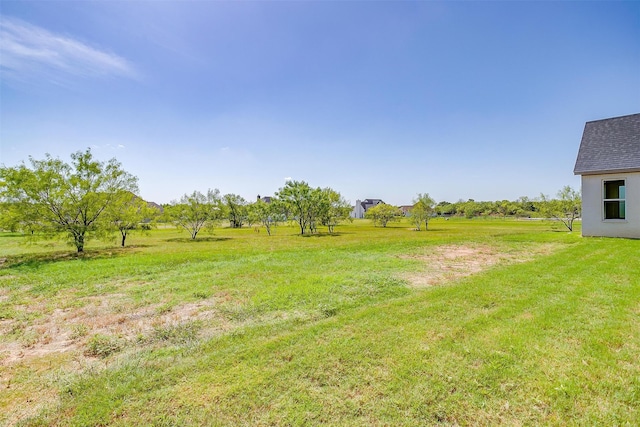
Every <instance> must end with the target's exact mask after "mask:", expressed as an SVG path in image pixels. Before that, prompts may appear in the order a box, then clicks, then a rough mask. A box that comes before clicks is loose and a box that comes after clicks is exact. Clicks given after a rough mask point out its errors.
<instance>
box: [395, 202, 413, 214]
mask: <svg viewBox="0 0 640 427" xmlns="http://www.w3.org/2000/svg"><path fill="white" fill-rule="evenodd" d="M398 207H399V208H400V212H402V216H411V209H413V205H401V206H398Z"/></svg>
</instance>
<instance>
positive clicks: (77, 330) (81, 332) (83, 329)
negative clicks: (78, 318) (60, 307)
mask: <svg viewBox="0 0 640 427" xmlns="http://www.w3.org/2000/svg"><path fill="white" fill-rule="evenodd" d="M88 333H89V327H88V326H87V325H85V324H84V323H80V324H76V325H71V335H70V336H69V338H71V339H72V340H74V341H75V340H77V339H78V338H83V337H86V336H87V334H88Z"/></svg>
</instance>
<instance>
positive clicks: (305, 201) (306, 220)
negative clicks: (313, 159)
mask: <svg viewBox="0 0 640 427" xmlns="http://www.w3.org/2000/svg"><path fill="white" fill-rule="evenodd" d="M312 193H313V189H312V188H311V187H310V186H309V184H307V183H306V182H304V181H288V182H287V183H286V184H285V186H284V187H283V188H281V189H280V191H278V192H277V193H276V197H277V198H278V199H279V200H280V203H281V204H282V207H283V208H284V212H285V213H286V215H287V218H289V219H292V220H295V221H296V222H297V223H298V226H299V227H300V234H302V235H304V234H307V233H309V232H311V231H312V227H313V226H314V224H313V220H314V211H313V210H314V206H313V205H314V203H313V198H315V197H317V195H312Z"/></svg>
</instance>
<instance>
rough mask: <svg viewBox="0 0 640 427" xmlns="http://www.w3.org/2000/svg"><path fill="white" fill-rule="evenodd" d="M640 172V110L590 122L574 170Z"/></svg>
mask: <svg viewBox="0 0 640 427" xmlns="http://www.w3.org/2000/svg"><path fill="white" fill-rule="evenodd" d="M616 172H640V114H631V115H628V116H621V117H613V118H610V119H603V120H595V121H592V122H587V123H586V124H585V126H584V132H583V134H582V142H581V143H580V149H579V150H578V159H577V160H576V166H575V168H574V169H573V173H574V174H576V175H589V174H599V173H616Z"/></svg>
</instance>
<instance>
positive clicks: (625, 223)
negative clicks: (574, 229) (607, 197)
mask: <svg viewBox="0 0 640 427" xmlns="http://www.w3.org/2000/svg"><path fill="white" fill-rule="evenodd" d="M617 179H624V180H626V200H625V201H626V215H625V216H626V219H625V220H606V221H605V220H604V219H603V218H604V212H603V209H604V207H603V206H604V204H603V194H602V193H603V191H604V190H603V182H604V181H613V180H617ZM582 235H583V236H606V237H634V238H640V172H636V173H625V174H606V175H583V176H582Z"/></svg>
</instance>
